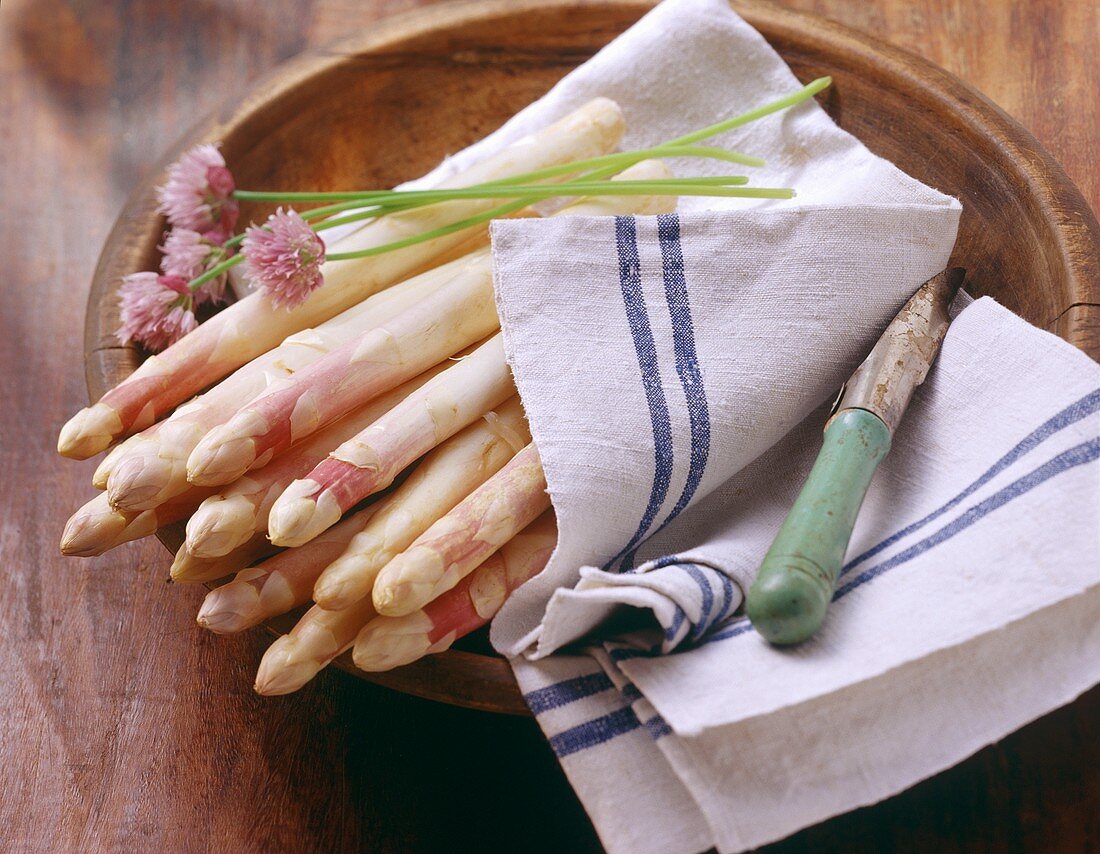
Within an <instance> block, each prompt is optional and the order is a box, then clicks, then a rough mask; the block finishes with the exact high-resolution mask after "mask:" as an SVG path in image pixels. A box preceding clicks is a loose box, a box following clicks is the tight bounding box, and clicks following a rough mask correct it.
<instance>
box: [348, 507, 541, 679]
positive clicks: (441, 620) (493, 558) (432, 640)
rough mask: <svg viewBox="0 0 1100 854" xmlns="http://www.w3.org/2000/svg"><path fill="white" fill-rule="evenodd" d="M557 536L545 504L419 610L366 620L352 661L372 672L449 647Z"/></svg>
mask: <svg viewBox="0 0 1100 854" xmlns="http://www.w3.org/2000/svg"><path fill="white" fill-rule="evenodd" d="M557 540H558V530H557V526H556V525H555V523H554V513H553V511H552V510H547V511H546V512H545V513H543V514H542V515H541V516H540V517H539V518H538V519H536V520H535V521H534V522H532V523H531V524H530V525H528V526H527V527H526V528H524V529H523V530H522V531H520V532H519V533H518V534H516V535H515V536H514V537H512V539H510V540H509V541H508V542H506V543H505V544H504V545H503V546H501V548H500V550H499V551H497V552H495V553H493V554H491V555H490V556H489V557H488V558H486V559H485V562H484V563H482V564H481V566H479V567H478V568H477V569H475V570H474V571H473V572H472V573H470V574H469V575H468V576H466V577H465V578H464V579H462V580H461V581H460V582H459V583H458V584H457V585H456V586H455V587H453V588H451V589H450V590H448V591H447V592H446V593H444V594H443V595H442V596H440V597H439V598H438V599H435V600H433V601H431V602H429V603H428V604H427V605H425V606H424V607H423V608H421V609H420V610H419V611H413V612H412V613H411V614H406V615H405V616H403V617H375V618H374V619H373V620H371V621H370V622H369V623H367V624H366V626H364V627H363V630H362V631H361V632H359V636H358V637H357V638H356V639H355V652H354V655H353V657H354V659H355V664H356V666H357V667H359V668H360V669H361V670H367V671H370V672H378V671H382V670H392V669H393V668H395V667H401V666H402V665H405V664H410V663H412V662H413V661H416V660H417V659H419V658H423V657H424V656H425V655H432V654H435V653H438V652H443V651H444V650H446V649H450V648H451V644H453V643H454V642H455V641H456V640H458V639H459V638H461V637H465V636H466V635H468V634H469V633H470V632H472V631H474V630H475V629H478V628H480V627H481V626H484V625H485V624H486V623H488V622H489V621H490V620H491V619H492V618H493V617H494V616H496V613H497V611H499V610H500V608H501V606H502V605H503V604H504V600H505V599H507V598H508V596H509V595H510V594H511V593H512V592H514V591H515V590H516V589H517V588H519V586H520V585H521V584H523V583H524V582H525V581H527V580H528V579H531V578H534V577H535V576H536V575H538V574H539V573H540V572H541V571H542V570H543V568H545V566H546V563H547V561H549V560H550V555H551V553H553V551H554V546H555V544H556V543H557Z"/></svg>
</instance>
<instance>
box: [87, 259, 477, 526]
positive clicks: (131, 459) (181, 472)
mask: <svg viewBox="0 0 1100 854" xmlns="http://www.w3.org/2000/svg"><path fill="white" fill-rule="evenodd" d="M465 263H466V262H465V261H463V260H461V259H459V260H456V261H452V262H450V263H448V264H445V265H443V266H440V267H437V268H434V269H432V270H429V271H427V272H425V273H422V274H420V275H418V276H414V277H413V278H411V279H408V280H406V281H404V282H402V283H400V284H398V285H394V286H393V287H392V288H388V289H387V290H385V291H382V292H381V293H378V294H375V295H374V296H371V297H368V298H367V299H365V300H363V302H361V303H358V304H357V305H354V306H352V307H351V308H349V309H347V310H346V311H344V312H342V313H340V314H338V315H337V316H336V317H334V318H332V319H331V320H328V321H326V322H325V323H322V324H321V325H320V326H318V327H316V328H315V329H306V330H303V331H301V332H297V333H295V334H293V335H291V336H289V337H288V338H287V339H286V340H285V341H283V343H282V344H280V345H279V346H278V347H276V348H275V349H274V350H270V351H269V352H267V353H265V354H263V355H262V356H260V357H258V358H256V359H254V360H253V361H251V362H249V363H248V364H247V365H245V366H244V367H242V368H240V369H239V370H237V371H236V372H234V373H233V374H232V375H231V376H229V377H227V378H226V379H224V380H222V382H220V383H219V384H218V385H216V386H215V387H214V388H212V389H211V390H210V391H208V392H206V393H205V394H203V395H200V396H199V397H197V398H195V399H194V400H192V401H191V402H190V403H187V404H185V405H184V406H182V407H180V408H179V409H177V410H176V411H175V412H174V413H173V414H172V415H171V416H170V417H169V418H167V419H166V420H164V421H162V422H160V423H158V424H154V425H153V426H152V427H150V428H148V429H146V430H145V431H143V432H141V433H139V434H137V435H136V436H131V437H130V438H129V439H127V440H126V441H125V442H124V443H122V444H121V445H120V446H119V448H118V456H117V458H116V453H115V452H112V453H111V454H109V455H108V457H107V459H106V460H104V462H103V463H102V464H101V468H103V467H108V468H109V475H108V477H107V492H108V495H110V497H111V501H112V503H113V504H115V505H116V506H118V507H121V508H123V509H127V510H145V509H149V508H151V507H156V506H157V504H159V503H161V502H162V501H166V500H168V499H169V498H171V497H172V496H174V495H178V494H179V493H181V492H183V491H184V490H186V489H187V488H189V486H190V484H189V483H188V482H187V458H188V457H189V456H190V454H191V452H192V451H193V450H194V449H195V446H196V445H197V444H198V443H199V441H200V440H201V439H202V437H203V436H205V435H206V434H207V433H208V432H209V431H210V430H211V429H213V428H214V427H217V426H218V425H219V424H222V423H224V422H225V421H227V420H229V418H230V417H232V415H233V414H234V413H235V412H236V411H237V410H238V409H239V408H240V407H241V405H242V404H243V403H244V402H247V401H249V400H252V399H253V398H254V397H256V395H258V394H260V393H261V392H262V391H263V390H264V389H265V388H267V387H268V386H269V385H271V383H273V382H275V381H276V380H279V379H283V378H285V377H288V376H290V375H291V374H293V373H296V372H298V371H301V370H302V369H303V368H305V367H306V366H308V365H310V364H312V363H313V362H316V361H317V360H318V359H320V358H322V357H323V356H324V355H325V354H327V353H329V352H331V351H332V350H334V349H336V348H338V347H339V346H341V345H342V344H344V343H346V342H348V341H350V340H352V339H353V338H355V337H356V336H359V335H362V334H363V333H365V332H367V331H369V330H370V329H373V328H375V327H377V326H379V325H381V324H384V323H387V322H388V321H390V320H392V319H393V318H394V317H396V316H397V315H398V314H400V313H401V312H403V311H406V310H407V309H409V308H411V307H412V306H414V305H416V304H418V303H419V302H420V301H421V300H423V299H424V298H425V297H426V296H428V295H429V294H431V293H432V292H434V291H435V290H437V289H438V288H439V287H441V286H442V285H443V284H444V283H445V282H447V281H448V280H449V279H450V278H451V277H452V276H453V275H454V274H455V273H456V272H457V271H459V270H460V269H462V267H463V266H464V264H465ZM108 464H109V465H108ZM98 476H99V472H98V471H97V477H98Z"/></svg>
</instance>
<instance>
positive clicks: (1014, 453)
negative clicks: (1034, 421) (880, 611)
mask: <svg viewBox="0 0 1100 854" xmlns="http://www.w3.org/2000/svg"><path fill="white" fill-rule="evenodd" d="M1097 410H1100V389H1096V390H1095V391H1093V392H1090V393H1089V394H1086V395H1085V396H1084V397H1082V398H1081V399H1080V400H1078V401H1077V402H1076V403H1071V404H1070V405H1069V406H1067V407H1066V408H1065V409H1063V410H1062V411H1061V412H1059V413H1058V414H1057V415H1055V416H1054V417H1053V418H1051V419H1049V420H1048V421H1046V422H1044V423H1043V424H1042V425H1040V426H1039V427H1037V428H1036V429H1035V430H1033V431H1032V432H1031V433H1029V434H1028V435H1027V436H1025V437H1024V438H1023V439H1021V440H1020V441H1019V442H1018V443H1017V444H1016V446H1015V447H1014V448H1012V450H1010V451H1009V452H1008V453H1007V454H1005V455H1004V456H1003V457H1001V458H1000V459H999V460H997V462H995V463H994V464H993V465H992V466H990V467H989V468H988V469H986V470H985V472H984V473H983V474H982V475H981V476H980V477H979V478H978V479H977V480H975V481H974V482H973V483H972V484H970V486H968V487H966V489H964V490H963V491H962V492H960V493H959V494H958V495H956V496H955V497H954V498H952V499H951V500H950V501H948V502H947V503H946V504H944V505H943V506H942V507H940V508H939V509H938V510H934V511H933V512H931V513H929V514H928V515H927V516H925V517H924V518H923V519H920V520H918V521H916V522H914V523H913V524H912V525H907V526H906V527H904V528H902V529H901V530H900V531H898V532H897V533H896V534H892V535H890V536H889V537H887V538H886V539H885V540H883V541H882V542H880V543H878V544H877V545H875V546H872V547H871V548H869V549H867V551H865V552H863V554H860V555H857V556H856V557H854V558H852V559H851V560H850V561H848V563H847V564H845V566H844V569H843V570H841V575H844V574H846V573H848V572H850V571H851V570H853V569H855V568H856V567H857V566H859V565H860V564H861V563H863V562H864V561H865V560H867V559H869V558H872V557H874V556H875V555H877V554H879V553H881V552H882V551H883V550H885V549H888V548H889V547H890V546H892V545H893V544H894V543H896V542H898V541H899V540H901V539H904V538H905V537H908V536H909V535H910V534H912V533H914V532H916V531H919V530H920V529H921V528H923V527H924V526H925V525H927V524H928V523H930V522H933V521H935V520H936V519H938V518H939V517H940V516H942V515H943V514H944V513H946V512H947V511H948V510H950V509H951V508H952V507H955V506H957V505H958V504H959V503H960V502H962V501H963V500H964V499H966V498H967V497H968V496H970V495H973V494H974V492H976V491H977V490H978V489H980V488H981V487H982V486H984V485H985V484H987V483H988V482H989V481H991V480H992V479H993V478H994V477H995V476H996V475H998V474H1000V473H1001V472H1002V471H1004V470H1005V469H1006V468H1008V467H1009V466H1010V465H1012V463H1014V462H1016V460H1018V459H1019V458H1020V457H1022V456H1023V455H1024V454H1026V453H1028V452H1029V451H1032V450H1034V449H1035V448H1036V447H1038V446H1039V445H1040V444H1042V443H1043V442H1045V441H1046V440H1047V439H1049V438H1050V437H1051V436H1053V435H1055V434H1056V433H1059V432H1061V431H1062V430H1063V429H1064V428H1066V427H1068V426H1069V425H1071V424H1075V423H1076V422H1078V421H1080V420H1081V419H1082V418H1085V417H1086V416H1088V415H1092V414H1093V413H1094V412H1096V411H1097Z"/></svg>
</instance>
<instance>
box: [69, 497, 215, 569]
mask: <svg viewBox="0 0 1100 854" xmlns="http://www.w3.org/2000/svg"><path fill="white" fill-rule="evenodd" d="M211 492H213V490H212V489H210V488H207V487H201V486H193V487H191V489H189V490H188V491H187V492H184V493H183V494H181V495H177V496H176V497H175V498H173V499H171V500H170V501H166V502H165V503H164V504H161V505H160V506H159V507H156V508H154V509H152V510H136V511H133V512H131V511H129V510H118V509H117V508H115V507H112V506H111V504H110V502H109V501H108V500H107V495H106V493H103V492H101V493H99V494H98V495H96V496H95V498H93V499H92V500H91V501H89V502H88V503H87V504H85V505H84V506H83V507H81V508H80V509H79V510H77V511H76V512H75V513H74V514H73V515H72V516H71V517H70V518H69V521H68V522H67V523H66V524H65V531H64V533H62V535H61V553H62V554H63V555H68V556H70V557H92V556H94V555H100V554H103V553H104V552H105V551H108V550H110V549H113V548H114V547H115V546H120V545H122V544H123V543H128V542H130V541H132V540H138V539H141V538H142V537H148V536H149V535H150V534H155V533H156V532H157V529H158V528H163V527H164V526H165V525H171V524H172V523H173V522H179V521H180V520H181V519H186V518H187V517H188V515H190V514H191V512H192V511H194V509H195V508H196V507H198V506H199V504H200V503H201V502H202V500H203V499H204V498H206V497H207V496H209V495H210V494H211Z"/></svg>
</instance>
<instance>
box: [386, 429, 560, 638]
mask: <svg viewBox="0 0 1100 854" xmlns="http://www.w3.org/2000/svg"><path fill="white" fill-rule="evenodd" d="M549 507H550V496H549V495H548V494H547V492H546V477H545V475H544V474H543V471H542V463H541V462H540V460H539V455H538V451H536V450H535V446H534V445H533V444H531V445H527V447H525V448H524V449H523V450H522V451H520V452H519V453H518V454H516V456H515V457H514V458H513V459H512V460H511V461H510V462H509V463H508V464H507V465H506V466H505V467H504V468H503V469H501V470H500V471H499V472H497V473H496V474H495V475H493V476H492V477H491V478H489V480H487V481H486V482H485V483H484V484H482V485H481V486H480V487H478V488H477V489H476V490H475V491H474V492H472V493H471V494H470V495H469V496H468V497H467V498H466V499H464V500H463V501H462V502H461V503H460V504H459V505H458V506H457V507H455V508H454V509H453V510H452V511H451V512H450V513H448V514H447V515H445V516H443V517H442V518H441V519H439V520H438V521H437V522H435V523H434V524H433V525H432V526H431V527H430V528H428V530H426V531H425V532H424V533H423V534H421V535H420V536H419V537H417V538H416V540H415V541H414V542H413V544H412V545H411V546H409V547H408V548H407V549H405V551H403V552H402V553H401V554H399V555H397V557H395V558H394V559H393V560H391V561H390V562H389V563H388V564H386V566H385V567H384V568H383V569H382V571H381V572H380V573H379V574H378V578H377V579H376V580H375V583H374V590H373V593H372V598H373V600H374V605H375V607H376V608H377V609H378V613H380V614H385V615H386V616H391V617H400V616H403V615H404V614H409V613H411V612H413V611H415V610H417V609H418V608H422V607H424V606H425V605H427V604H428V603H429V602H431V601H432V600H433V599H435V598H436V597H438V596H440V595H441V594H443V593H445V592H446V591H448V590H450V589H451V588H452V587H454V586H455V585H456V584H458V582H459V581H461V580H462V579H463V578H465V577H466V576H467V575H469V574H470V573H471V572H473V571H474V569H476V568H477V567H478V565H479V564H481V562H482V561H484V560H485V559H486V558H487V557H488V556H489V555H491V554H492V553H493V552H495V551H496V550H497V549H499V548H500V547H501V546H502V545H504V544H505V543H506V542H508V540H510V539H512V537H514V536H515V535H516V534H517V533H519V532H520V531H521V530H523V529H524V528H525V527H527V525H529V524H531V522H533V521H534V520H535V519H536V518H537V517H538V516H539V515H540V514H541V513H542V512H543V511H544V510H547V509H549Z"/></svg>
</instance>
